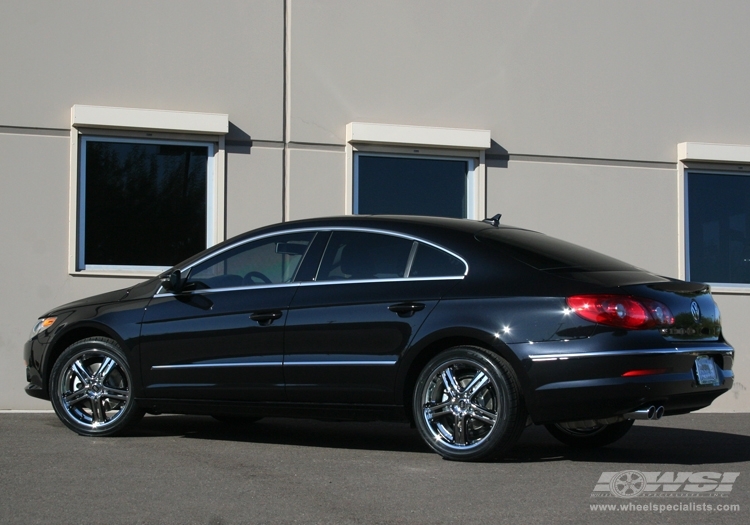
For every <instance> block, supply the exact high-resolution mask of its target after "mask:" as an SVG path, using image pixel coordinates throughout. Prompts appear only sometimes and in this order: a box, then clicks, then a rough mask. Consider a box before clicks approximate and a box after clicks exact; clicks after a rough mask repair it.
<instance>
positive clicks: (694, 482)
mask: <svg viewBox="0 0 750 525" xmlns="http://www.w3.org/2000/svg"><path fill="white" fill-rule="evenodd" d="M739 475H740V473H739V472H641V471H640V470H622V471H620V472H602V475H601V476H600V477H599V481H597V482H596V486H595V487H594V491H593V492H592V493H591V497H592V498H594V497H610V496H615V497H618V498H635V497H639V496H640V497H651V498H657V497H659V498H663V497H700V496H713V497H716V496H721V495H722V494H724V495H725V494H726V493H727V492H731V491H732V486H733V484H734V482H735V480H736V479H737V478H738V477H739Z"/></svg>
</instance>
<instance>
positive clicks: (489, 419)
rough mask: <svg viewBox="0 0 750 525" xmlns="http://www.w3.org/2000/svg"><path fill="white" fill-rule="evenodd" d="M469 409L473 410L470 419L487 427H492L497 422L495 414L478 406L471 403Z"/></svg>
mask: <svg viewBox="0 0 750 525" xmlns="http://www.w3.org/2000/svg"><path fill="white" fill-rule="evenodd" d="M471 408H472V409H473V410H474V413H473V415H472V417H473V418H474V419H478V420H479V421H482V422H484V423H487V424H488V425H494V424H495V423H496V422H497V414H495V413H493V412H490V411H489V410H487V409H485V408H482V407H480V406H479V405H477V404H475V403H472V404H471Z"/></svg>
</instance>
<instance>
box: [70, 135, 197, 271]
mask: <svg viewBox="0 0 750 525" xmlns="http://www.w3.org/2000/svg"><path fill="white" fill-rule="evenodd" d="M208 155H209V148H208V147H207V146H193V145H182V144H150V143H143V142H114V141H109V140H101V141H99V140H95V139H89V140H87V141H86V148H85V157H84V158H83V159H82V162H83V166H82V182H83V187H82V188H81V193H82V196H83V198H82V199H81V201H82V206H81V211H80V213H81V223H82V230H83V231H82V232H81V233H82V234H83V235H82V239H81V241H82V243H83V250H82V251H81V256H80V258H81V259H82V260H80V261H79V262H78V264H79V266H83V265H86V264H89V265H128V266H172V265H173V264H175V263H176V262H178V261H180V260H182V259H185V258H187V257H188V256H190V255H192V254H194V253H196V252H199V251H201V250H204V249H205V248H206V198H207V197H206V188H207V177H208V171H207V169H208V168H207V163H208ZM84 175H85V176H84Z"/></svg>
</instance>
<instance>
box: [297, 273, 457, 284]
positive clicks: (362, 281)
mask: <svg viewBox="0 0 750 525" xmlns="http://www.w3.org/2000/svg"><path fill="white" fill-rule="evenodd" d="M463 279H464V276H463V275H459V276H456V277H389V278H387V279H341V280H340V281H304V282H301V283H298V284H299V285H300V286H325V285H340V284H372V283H400V282H406V283H413V282H421V281H461V280H463Z"/></svg>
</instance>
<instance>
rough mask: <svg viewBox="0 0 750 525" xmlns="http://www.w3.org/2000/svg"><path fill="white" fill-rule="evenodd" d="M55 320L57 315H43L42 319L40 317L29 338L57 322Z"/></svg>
mask: <svg viewBox="0 0 750 525" xmlns="http://www.w3.org/2000/svg"><path fill="white" fill-rule="evenodd" d="M55 321H57V317H42V318H41V319H39V321H37V322H36V324H35V325H34V328H32V329H31V333H30V334H29V339H31V338H32V337H34V336H35V335H37V334H38V333H39V332H41V331H42V330H46V329H47V328H49V327H50V326H52V325H53V324H55Z"/></svg>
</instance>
